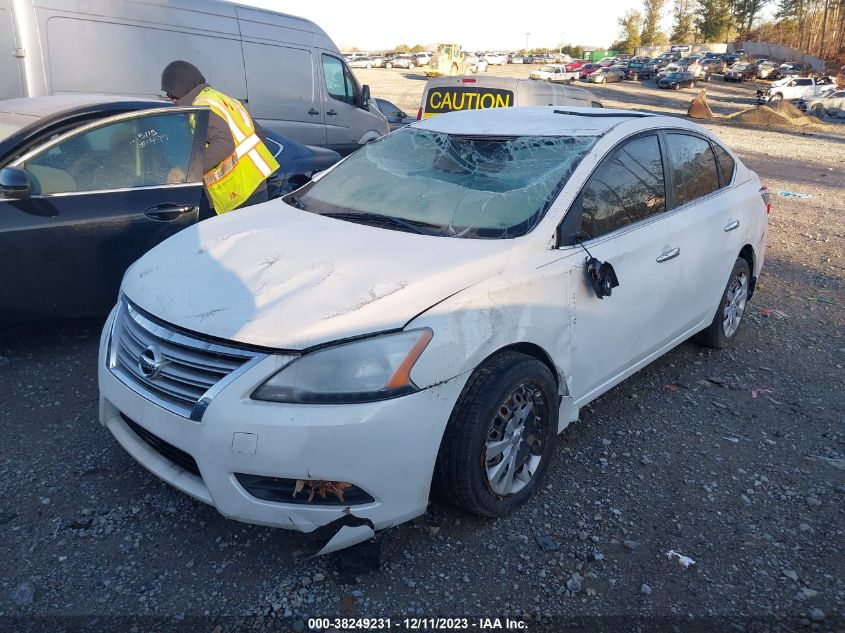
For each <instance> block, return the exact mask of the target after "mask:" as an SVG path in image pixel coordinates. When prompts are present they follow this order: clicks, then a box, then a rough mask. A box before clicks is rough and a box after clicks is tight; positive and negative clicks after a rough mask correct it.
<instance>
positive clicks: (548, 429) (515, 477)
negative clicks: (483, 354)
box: [434, 352, 558, 517]
mask: <svg viewBox="0 0 845 633" xmlns="http://www.w3.org/2000/svg"><path fill="white" fill-rule="evenodd" d="M557 424H558V395H557V385H556V383H555V379H554V376H553V375H552V372H551V371H549V368H548V367H546V366H545V365H544V364H543V363H541V362H540V361H538V360H537V359H535V358H532V357H531V356H527V355H525V354H520V353H516V352H505V353H503V354H499V355H498V356H495V357H493V358H492V359H490V360H488V361H486V362H485V363H484V364H483V365H481V366H480V367H478V369H476V371H475V372H474V373H473V375H472V377H471V378H470V380H469V382H468V383H467V386H466V387H465V388H464V391H463V393H462V394H461V397H460V399H459V400H458V403H457V404H456V405H455V409H454V410H453V411H452V416H451V418H450V420H449V424H448V425H447V427H446V432H445V433H444V435H443V441H442V442H441V444H440V453H439V454H438V456H437V463H436V466H435V473H434V482H435V485H436V486H437V488H438V490H440V491H441V492H442V493H443V494H444V495H445V496H446V498H447V499H448V500H449V501H450V502H451V503H453V504H454V505H456V506H458V507H460V508H463V509H464V510H467V511H468V512H472V513H473V514H478V515H481V516H487V517H499V516H503V515H505V514H508V513H509V512H511V511H512V510H514V509H515V508H517V507H518V506H520V505H522V504H523V503H525V502H526V501H527V500H528V498H529V497H530V496H531V495H532V494H533V492H534V490H536V489H537V488H538V487H539V486H540V482H541V481H542V479H543V475H544V474H545V472H546V470H547V469H548V467H549V464H550V462H551V460H552V457H553V455H554V446H555V440H556V438H557Z"/></svg>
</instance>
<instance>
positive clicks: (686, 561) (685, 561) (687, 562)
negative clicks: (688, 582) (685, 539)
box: [666, 549, 695, 568]
mask: <svg viewBox="0 0 845 633" xmlns="http://www.w3.org/2000/svg"><path fill="white" fill-rule="evenodd" d="M666 558H677V559H678V562H679V563H680V564H681V565H683V566H684V567H686V568H689V567H691V566H692V565H695V561H694V560H693V559H691V558H690V557H689V556H684V555H683V554H681V553H679V552H676V551H675V550H673V549H670V550H669V551H668V552H666Z"/></svg>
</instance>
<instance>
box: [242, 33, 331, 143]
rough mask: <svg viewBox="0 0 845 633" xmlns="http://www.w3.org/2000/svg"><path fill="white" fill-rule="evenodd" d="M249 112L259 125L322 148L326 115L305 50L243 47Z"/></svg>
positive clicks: (311, 58) (310, 58)
mask: <svg viewBox="0 0 845 633" xmlns="http://www.w3.org/2000/svg"><path fill="white" fill-rule="evenodd" d="M243 51H244V63H245V65H246V82H247V92H248V93H249V112H250V114H251V115H252V116H253V118H255V119H256V120H257V121H258V123H259V124H261V125H262V126H264V127H266V128H267V129H268V130H272V131H273V132H276V133H277V134H281V135H282V136H287V137H289V138H292V139H293V140H295V141H299V142H300V143H304V144H306V145H325V143H326V127H325V113H324V112H323V108H322V104H321V103H320V100H319V99H318V97H317V95H318V94H319V92H318V91H317V90H316V89H315V82H314V78H315V77H318V76H319V75H318V74H317V69H316V68H315V60H314V55H313V54H312V52H311V50H309V49H307V48H300V47H295V46H275V45H270V44H257V43H253V42H244V43H243Z"/></svg>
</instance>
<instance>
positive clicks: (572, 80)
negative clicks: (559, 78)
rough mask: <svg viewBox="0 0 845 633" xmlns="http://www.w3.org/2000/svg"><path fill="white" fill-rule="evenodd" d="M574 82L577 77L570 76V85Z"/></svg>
mask: <svg viewBox="0 0 845 633" xmlns="http://www.w3.org/2000/svg"><path fill="white" fill-rule="evenodd" d="M574 83H575V77H570V78H569V85H570V86H571V85H572V84H574Z"/></svg>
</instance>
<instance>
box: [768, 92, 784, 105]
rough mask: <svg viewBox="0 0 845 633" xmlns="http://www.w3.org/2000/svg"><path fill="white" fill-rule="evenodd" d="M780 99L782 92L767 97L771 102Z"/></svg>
mask: <svg viewBox="0 0 845 633" xmlns="http://www.w3.org/2000/svg"><path fill="white" fill-rule="evenodd" d="M781 99H783V95H782V94H773V95H772V96H771V97H770V98H769V101H771V102H772V103H774V102H775V101H780V100H781Z"/></svg>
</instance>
